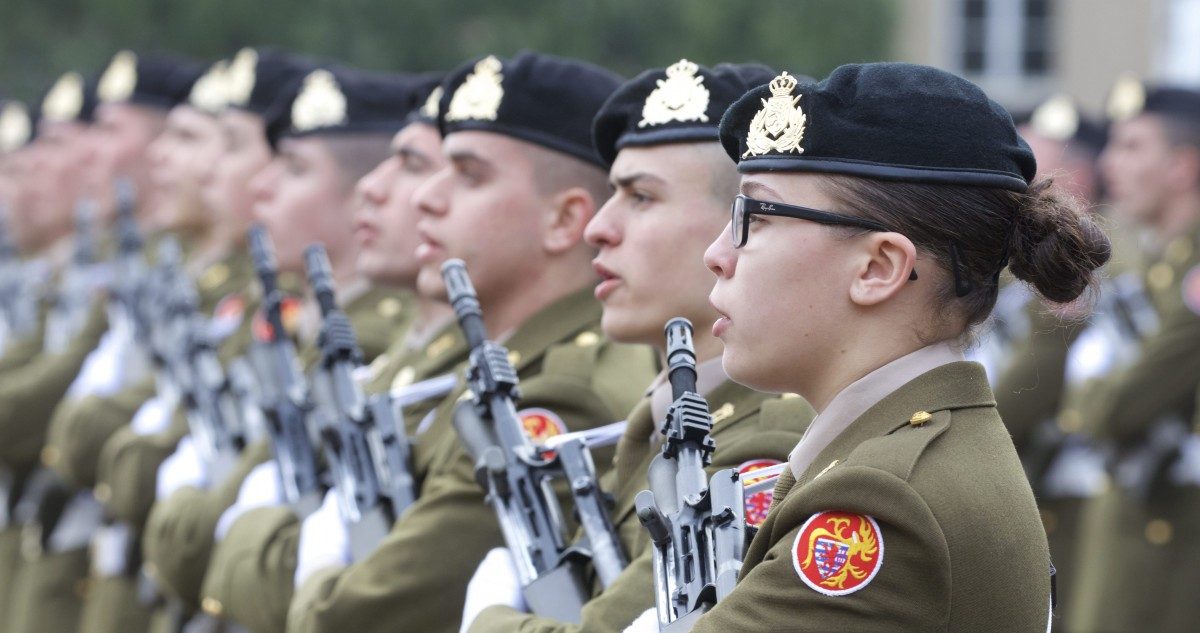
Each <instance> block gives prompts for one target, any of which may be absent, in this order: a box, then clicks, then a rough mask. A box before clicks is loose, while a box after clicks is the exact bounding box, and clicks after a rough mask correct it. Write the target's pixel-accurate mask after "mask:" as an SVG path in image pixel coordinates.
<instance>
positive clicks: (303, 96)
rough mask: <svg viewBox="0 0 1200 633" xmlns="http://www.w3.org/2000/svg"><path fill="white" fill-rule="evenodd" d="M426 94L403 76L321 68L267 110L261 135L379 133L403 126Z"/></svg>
mask: <svg viewBox="0 0 1200 633" xmlns="http://www.w3.org/2000/svg"><path fill="white" fill-rule="evenodd" d="M424 96H426V95H423V94H419V93H418V92H417V90H414V83H413V82H412V81H410V79H409V78H408V77H406V76H404V75H398V74H387V73H370V72H366V71H362V70H357V69H351V68H345V67H337V66H325V67H321V68H318V69H315V70H313V71H311V72H309V73H307V74H306V75H304V76H303V77H302V78H301V79H298V80H296V81H293V82H292V83H291V84H290V85H289V86H288V87H287V88H285V89H284V90H283V91H282V92H281V93H280V95H279V96H278V97H277V98H276V100H275V102H274V103H273V104H272V105H271V107H270V108H269V111H268V113H267V137H268V140H269V141H270V143H271V144H272V145H275V144H276V143H277V142H278V140H279V139H280V138H283V137H294V136H311V135H314V134H345V133H358V132H379V133H387V134H392V133H394V132H396V131H397V130H399V129H400V128H401V127H403V126H404V123H405V121H406V120H407V118H408V114H409V112H411V111H412V110H413V109H414V108H416V107H418V106H420V105H421V103H420V98H421V97H424Z"/></svg>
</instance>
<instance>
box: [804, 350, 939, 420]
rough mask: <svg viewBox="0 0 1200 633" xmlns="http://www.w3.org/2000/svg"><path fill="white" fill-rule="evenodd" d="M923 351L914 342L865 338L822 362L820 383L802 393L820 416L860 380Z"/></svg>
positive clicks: (815, 382) (819, 375)
mask: <svg viewBox="0 0 1200 633" xmlns="http://www.w3.org/2000/svg"><path fill="white" fill-rule="evenodd" d="M893 331H894V330H893ZM922 347H925V345H924V344H922V343H920V342H918V341H915V340H913V341H901V340H890V339H888V338H887V337H877V340H872V339H871V337H863V338H862V339H860V342H859V343H858V344H856V345H853V346H846V347H844V348H842V349H841V350H838V351H836V352H835V353H832V354H829V355H828V357H827V358H822V359H821V361H820V362H821V367H820V368H818V369H816V370H815V373H816V375H817V379H816V380H815V381H814V382H813V383H812V384H811V385H810V386H809V388H807V389H805V390H804V391H802V392H799V393H801V395H803V396H804V398H805V399H806V400H808V402H809V404H811V405H812V406H813V409H815V410H816V411H817V412H818V413H820V412H821V411H824V410H825V407H827V406H829V403H830V401H832V400H833V399H834V397H835V396H837V395H838V394H839V393H841V392H842V391H843V390H844V389H845V388H846V387H849V386H850V385H851V384H853V383H854V382H855V381H857V380H858V379H860V378H862V377H863V376H866V375H867V374H869V373H871V372H873V371H875V370H876V369H879V368H880V367H883V366H884V365H886V364H888V363H890V362H892V361H894V360H896V359H897V358H900V357H902V356H907V355H908V354H911V353H912V352H915V351H917V350H918V349H921V348H922ZM835 349H836V348H835Z"/></svg>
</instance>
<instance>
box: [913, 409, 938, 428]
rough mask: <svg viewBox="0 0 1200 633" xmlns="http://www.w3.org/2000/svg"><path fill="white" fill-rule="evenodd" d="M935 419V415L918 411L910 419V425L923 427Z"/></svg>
mask: <svg viewBox="0 0 1200 633" xmlns="http://www.w3.org/2000/svg"><path fill="white" fill-rule="evenodd" d="M932 419H933V414H932V413H930V412H928V411H917V412H916V413H914V414H912V417H911V418H909V419H908V423H909V424H911V425H913V426H921V425H923V424H926V423H927V422H929V421H930V420H932Z"/></svg>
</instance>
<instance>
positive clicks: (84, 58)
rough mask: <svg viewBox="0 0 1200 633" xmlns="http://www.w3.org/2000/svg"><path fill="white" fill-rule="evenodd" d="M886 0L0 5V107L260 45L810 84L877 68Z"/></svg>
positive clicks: (364, 58) (401, 64)
mask: <svg viewBox="0 0 1200 633" xmlns="http://www.w3.org/2000/svg"><path fill="white" fill-rule="evenodd" d="M897 1H898V0H509V1H504V0H499V1H498V0H5V2H4V3H3V4H4V5H5V8H3V9H2V10H0V93H7V94H9V95H11V96H15V97H17V98H23V99H26V100H33V99H36V98H38V96H39V95H40V94H41V93H42V92H43V91H44V90H46V88H48V86H49V85H50V83H51V82H52V81H53V80H54V78H56V77H57V76H58V75H59V74H61V73H62V72H65V71H67V70H80V71H83V72H85V73H96V72H100V71H101V70H102V69H103V66H104V64H105V63H106V62H107V60H108V59H109V58H110V57H111V55H112V53H113V52H115V51H116V50H119V49H121V48H133V49H135V50H143V51H146V50H160V51H172V52H176V53H182V54H186V55H190V56H194V57H197V58H201V59H217V58H220V57H224V56H228V55H230V54H231V53H232V52H234V51H236V49H237V48H239V47H241V46H245V45H273V46H278V47H281V48H285V49H288V50H293V51H297V52H303V53H307V54H310V55H315V56H319V57H328V58H333V59H338V60H341V61H343V62H346V63H350V64H354V65H358V66H361V67H364V68H372V69H380V70H401V71H402V70H413V71H417V70H437V69H449V68H452V67H453V66H455V65H457V64H458V63H459V62H461V61H463V60H464V59H467V58H469V57H472V56H475V55H481V54H486V53H498V54H501V55H510V54H512V53H515V52H516V51H518V50H521V49H525V48H528V49H534V50H539V51H543V52H547V53H554V54H558V55H567V56H574V57H580V58H584V59H588V60H592V61H594V62H597V63H599V64H601V65H604V66H607V67H609V68H612V69H613V70H616V71H618V72H621V73H623V74H625V75H632V74H634V73H636V72H639V71H640V70H643V69H645V68H648V67H651V66H662V65H666V64H669V63H671V62H673V61H675V60H677V59H678V58H680V57H687V58H689V59H692V60H694V61H697V62H700V63H705V64H711V63H716V62H721V61H734V62H742V61H759V62H763V63H766V64H768V65H771V66H773V67H775V68H780V69H787V70H789V71H791V72H793V73H807V74H810V75H821V74H824V73H826V72H828V71H829V70H830V69H832V68H833V67H835V66H837V65H838V64H842V63H847V62H856V61H871V60H879V59H885V58H887V57H888V55H889V52H890V48H891V44H892V30H893V28H892V27H893V23H894V22H895V18H896V16H895V6H894V3H895V2H897Z"/></svg>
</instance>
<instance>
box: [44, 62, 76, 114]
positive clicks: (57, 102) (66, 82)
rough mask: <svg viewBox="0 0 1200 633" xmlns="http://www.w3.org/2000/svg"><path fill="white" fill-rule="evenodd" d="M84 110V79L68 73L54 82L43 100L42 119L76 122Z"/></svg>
mask: <svg viewBox="0 0 1200 633" xmlns="http://www.w3.org/2000/svg"><path fill="white" fill-rule="evenodd" d="M82 110H83V77H81V76H80V75H79V73H67V74H65V75H63V76H62V77H59V78H58V81H56V82H54V86H53V87H51V88H50V92H47V93H46V97H45V98H44V99H42V117H43V118H45V119H46V120H47V121H74V120H75V119H77V118H78V117H79V113H80V112H81V111H82Z"/></svg>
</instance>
